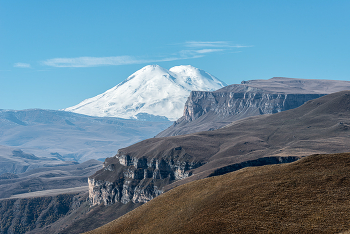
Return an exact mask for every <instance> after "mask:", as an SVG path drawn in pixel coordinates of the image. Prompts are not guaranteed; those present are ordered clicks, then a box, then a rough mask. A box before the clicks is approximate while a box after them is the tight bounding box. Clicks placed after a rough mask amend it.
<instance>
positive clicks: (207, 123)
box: [156, 77, 350, 137]
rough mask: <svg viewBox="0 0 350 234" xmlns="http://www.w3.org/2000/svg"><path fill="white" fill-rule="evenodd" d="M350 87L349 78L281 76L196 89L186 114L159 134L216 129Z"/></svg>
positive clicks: (187, 105) (170, 134)
mask: <svg viewBox="0 0 350 234" xmlns="http://www.w3.org/2000/svg"><path fill="white" fill-rule="evenodd" d="M348 89H350V82H348V81H334V80H310V79H293V78H281V77H277V78H272V79H269V80H250V81H242V83H241V84H234V85H229V86H226V87H224V88H222V89H219V90H217V91H214V92H201V91H192V92H191V94H190V96H189V97H188V99H187V102H186V104H185V107H184V112H183V116H182V117H181V118H180V119H178V120H177V121H175V122H174V124H173V125H172V126H170V127H169V128H168V129H166V130H164V131H163V132H161V133H159V134H158V135H157V136H156V137H166V136H177V135H184V134H190V133H195V132H200V131H208V130H214V129H218V128H221V127H223V126H225V125H227V124H229V123H231V122H233V121H236V120H239V119H243V118H246V117H250V116H257V115H263V114H274V113H278V112H281V111H285V110H290V109H294V108H297V107H299V106H301V105H302V104H304V103H305V102H307V101H309V100H312V99H315V98H319V97H321V96H324V95H326V94H330V93H333V92H338V91H342V90H348Z"/></svg>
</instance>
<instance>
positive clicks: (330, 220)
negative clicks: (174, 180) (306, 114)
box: [88, 153, 350, 234]
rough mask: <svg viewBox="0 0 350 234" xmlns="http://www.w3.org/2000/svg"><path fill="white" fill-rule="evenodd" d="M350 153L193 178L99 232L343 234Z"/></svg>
mask: <svg viewBox="0 0 350 234" xmlns="http://www.w3.org/2000/svg"><path fill="white" fill-rule="evenodd" d="M349 197H350V153H341V154H330V155H312V156H308V157H305V158H303V159H301V160H299V161H296V162H293V163H289V164H282V165H272V166H263V167H253V168H245V169H242V170H239V171H236V172H232V173H229V174H225V175H222V176H216V177H211V178H206V179H203V180H198V181H194V182H191V183H188V184H185V185H182V186H179V187H177V188H174V189H172V190H170V191H169V192H166V193H164V194H162V195H160V196H159V197H157V198H155V199H153V200H152V201H150V202H148V203H146V204H144V205H142V206H141V207H139V208H137V209H135V210H133V211H131V212H129V213H128V214H126V215H124V216H122V217H121V218H119V219H117V220H115V221H112V222H111V223H108V224H106V225H104V226H102V227H100V228H98V229H96V230H94V231H90V232H88V233H89V234H94V233H98V234H101V233H128V234H131V233H340V232H344V233H346V232H345V231H347V230H349V229H350V200H349Z"/></svg>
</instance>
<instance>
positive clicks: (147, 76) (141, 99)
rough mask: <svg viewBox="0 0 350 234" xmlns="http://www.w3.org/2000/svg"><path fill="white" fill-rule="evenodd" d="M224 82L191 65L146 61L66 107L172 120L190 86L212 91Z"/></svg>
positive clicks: (180, 110) (178, 113)
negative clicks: (111, 84)
mask: <svg viewBox="0 0 350 234" xmlns="http://www.w3.org/2000/svg"><path fill="white" fill-rule="evenodd" d="M224 86H226V84H225V83H224V82H222V81H220V80H219V79H217V78H216V77H214V76H213V75H211V74H209V73H207V72H205V71H203V70H200V69H198V68H195V67H192V66H190V65H187V66H176V67H172V68H170V69H169V70H167V69H164V68H162V67H160V66H158V65H148V66H145V67H144V68H142V69H140V70H138V71H137V72H135V73H134V74H132V75H131V76H129V77H128V78H127V79H126V80H125V81H123V82H122V83H120V84H118V85H117V86H115V87H113V88H111V89H109V90H107V91H106V92H104V93H102V94H100V95H97V96H95V97H93V98H89V99H86V100H84V101H82V102H81V103H79V104H78V105H75V106H72V107H69V108H66V109H65V111H71V112H75V113H80V114H85V115H91V116H100V117H105V116H110V117H120V118H127V119H130V118H138V117H140V114H141V115H142V114H144V113H145V114H149V115H154V116H165V117H166V118H168V119H169V120H172V121H173V120H177V119H178V118H179V117H181V116H182V113H183V108H184V105H185V102H186V100H187V97H188V96H189V94H190V92H191V91H192V90H198V91H213V90H217V89H220V88H222V87H224Z"/></svg>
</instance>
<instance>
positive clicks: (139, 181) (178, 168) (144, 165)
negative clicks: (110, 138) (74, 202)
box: [89, 147, 203, 205]
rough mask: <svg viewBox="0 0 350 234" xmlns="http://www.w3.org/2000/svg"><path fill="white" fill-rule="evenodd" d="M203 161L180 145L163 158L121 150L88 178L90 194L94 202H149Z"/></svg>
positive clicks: (189, 173) (106, 203) (96, 203)
mask: <svg viewBox="0 0 350 234" xmlns="http://www.w3.org/2000/svg"><path fill="white" fill-rule="evenodd" d="M179 157H180V158H179ZM201 165H203V162H199V161H198V162H194V161H192V160H191V157H189V156H188V155H186V153H185V152H183V150H182V148H181V147H175V148H173V149H172V150H171V151H170V152H168V155H167V156H165V157H163V158H147V157H141V158H138V157H132V156H130V155H125V154H123V152H121V151H119V152H118V154H117V155H116V156H115V157H113V158H107V159H106V161H105V163H104V168H103V169H102V170H100V171H98V172H97V173H96V174H95V175H93V176H91V177H90V178H89V198H90V201H91V204H92V205H98V204H101V203H103V204H105V205H109V204H113V203H116V202H121V203H124V204H126V203H128V202H130V201H132V202H133V203H139V202H148V201H150V200H152V199H153V198H155V197H156V196H158V195H159V194H161V193H162V192H163V191H162V188H163V187H164V186H165V185H167V184H170V183H172V182H174V181H177V180H181V179H184V178H186V177H188V176H190V175H191V174H192V172H191V170H192V169H195V168H197V167H200V166H201Z"/></svg>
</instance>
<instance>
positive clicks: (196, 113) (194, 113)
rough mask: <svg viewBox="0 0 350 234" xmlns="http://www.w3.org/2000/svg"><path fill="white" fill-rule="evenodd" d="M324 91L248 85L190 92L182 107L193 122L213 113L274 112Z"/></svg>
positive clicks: (298, 103) (292, 107)
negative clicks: (276, 89) (288, 91)
mask: <svg viewBox="0 0 350 234" xmlns="http://www.w3.org/2000/svg"><path fill="white" fill-rule="evenodd" d="M324 95H325V94H284V93H267V92H262V91H260V90H258V89H255V90H254V89H253V90H252V89H249V88H247V89H246V90H245V91H243V92H219V91H218V92H201V91H192V92H191V94H190V96H189V98H188V100H187V102H186V104H185V108H184V115H183V117H184V119H185V120H186V121H194V120H196V119H198V118H200V117H201V116H203V115H205V114H207V113H209V112H212V113H215V114H216V115H220V116H231V115H237V114H241V113H245V114H246V115H254V114H274V113H278V112H281V111H285V110H289V109H294V108H296V107H298V106H301V105H302V104H304V103H305V102H307V101H309V100H312V99H315V98H319V97H321V96H324Z"/></svg>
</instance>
